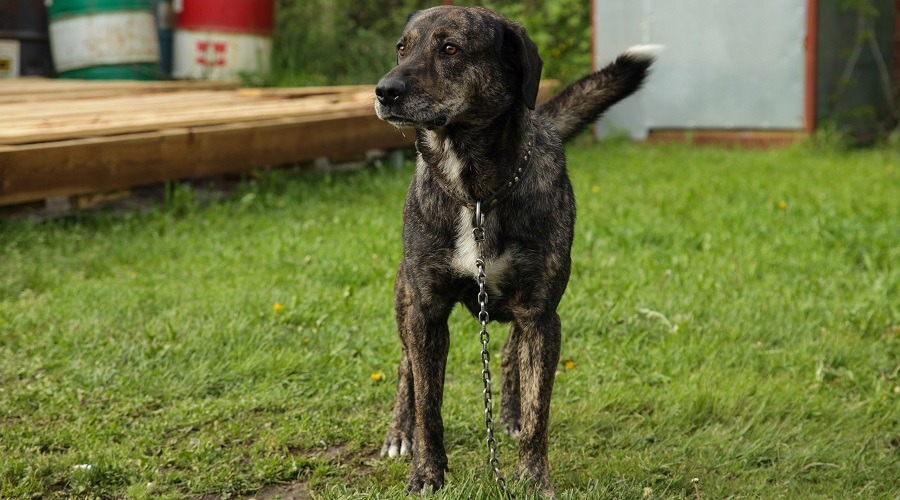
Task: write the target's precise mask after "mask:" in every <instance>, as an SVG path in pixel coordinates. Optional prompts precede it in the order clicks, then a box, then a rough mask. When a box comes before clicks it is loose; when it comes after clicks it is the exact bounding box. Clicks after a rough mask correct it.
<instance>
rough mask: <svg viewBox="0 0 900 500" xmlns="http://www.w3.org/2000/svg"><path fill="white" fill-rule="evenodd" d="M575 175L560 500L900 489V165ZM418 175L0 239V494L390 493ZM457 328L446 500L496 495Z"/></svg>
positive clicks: (287, 180) (265, 182)
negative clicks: (397, 301)
mask: <svg viewBox="0 0 900 500" xmlns="http://www.w3.org/2000/svg"><path fill="white" fill-rule="evenodd" d="M569 162H570V170H571V175H572V179H573V183H574V185H575V189H576V195H577V198H578V202H579V218H578V223H577V228H576V239H575V247H574V249H573V271H572V279H571V282H570V284H569V291H568V292H567V295H566V297H565V298H564V300H563V303H562V305H561V308H560V315H561V316H562V321H563V354H562V355H563V360H562V362H561V363H560V367H559V375H558V377H557V381H556V388H555V393H554V400H553V410H552V412H553V416H552V424H551V425H552V428H551V464H552V466H553V481H554V485H555V487H556V490H557V493H558V494H559V497H560V498H564V499H565V498H642V497H644V496H645V495H648V496H650V495H652V496H653V497H654V498H684V497H686V496H688V497H692V498H696V494H697V490H699V492H700V494H701V495H702V496H703V498H724V497H738V498H760V497H763V498H810V497H819V498H821V497H826V498H886V499H894V498H898V496H900V290H898V282H900V269H898V264H900V178H898V167H900V155H898V154H896V153H890V152H887V151H886V150H864V151H852V152H839V151H831V150H818V149H815V148H813V147H811V146H800V147H796V148H791V149H786V150H776V151H741V150H724V149H715V148H709V149H692V148H689V147H685V146H648V145H633V144H627V143H615V142H614V143H603V144H599V145H591V144H584V143H579V145H576V146H573V147H571V148H570V150H569ZM411 168H412V167H411V166H407V167H405V168H403V169H400V170H395V169H393V168H390V167H381V168H370V169H366V170H364V171H358V172H352V173H341V174H323V173H302V174H299V173H291V172H287V171H279V172H275V173H273V174H272V175H269V176H267V177H265V178H263V179H262V180H259V181H253V182H248V183H247V184H245V185H244V186H243V187H242V188H240V189H239V190H238V191H237V192H236V193H234V194H233V195H231V196H229V197H228V198H227V199H224V200H221V201H214V202H199V201H198V199H199V196H197V195H196V191H191V190H190V189H188V188H177V189H175V190H173V192H172V195H171V196H170V197H169V200H168V202H167V203H165V204H163V205H160V206H157V207H156V208H153V209H150V210H145V211H140V212H138V211H134V212H127V213H90V214H81V215H77V216H74V217H70V218H66V219H62V220H52V221H46V222H30V221H23V220H15V221H11V220H2V221H0V497H2V498H9V497H11V498H29V497H31V498H52V497H130V498H161V497H162V498H165V497H172V498H182V497H202V496H206V498H219V497H229V496H252V495H257V496H258V497H275V496H278V495H281V496H283V497H290V496H292V495H293V496H297V497H301V498H303V497H305V496H307V495H312V496H314V497H320V496H321V497H325V498H346V497H364V498H369V497H377V498H385V497H395V496H400V495H401V494H402V488H403V486H405V483H406V476H407V474H408V467H409V462H408V460H407V461H389V460H384V459H381V458H379V457H378V455H377V452H378V450H379V449H380V446H381V440H382V438H383V435H384V432H385V430H386V428H387V425H388V421H389V417H390V409H391V404H392V398H393V389H394V384H395V382H396V373H395V366H396V362H397V361H398V359H399V343H398V340H397V336H396V332H395V326H394V320H393V309H392V291H391V289H392V284H393V279H394V272H395V269H396V264H397V261H398V259H399V255H400V213H401V207H402V203H403V199H404V193H405V191H406V187H407V184H408V182H409V179H410V177H411V173H412V171H411ZM451 332H452V339H453V344H452V346H451V351H450V360H449V365H448V373H447V387H446V394H445V403H444V419H445V425H446V432H445V433H446V443H447V450H448V454H449V458H450V467H451V472H450V474H449V476H448V484H447V488H446V489H445V490H443V492H442V493H441V494H440V495H439V497H440V498H460V499H463V498H465V499H468V498H481V497H484V498H488V497H491V496H492V492H493V490H492V489H491V483H490V478H489V476H488V473H487V471H486V469H485V468H484V465H483V463H484V461H485V457H486V453H487V452H486V449H485V444H484V442H483V430H482V423H481V409H480V407H481V404H482V402H481V398H480V390H481V381H480V358H479V349H480V346H479V343H478V325H477V322H476V321H475V320H474V319H472V318H471V317H470V316H468V315H466V314H464V313H463V312H462V310H460V309H458V310H457V311H456V312H455V313H454V315H453V317H452V319H451ZM492 332H493V341H492V344H493V348H494V350H495V351H497V350H499V347H500V345H501V343H502V342H503V341H504V339H505V336H506V332H505V328H503V327H502V326H501V325H493V328H492ZM496 359H497V358H495V361H494V368H495V370H498V368H497V367H498V364H497V362H496ZM500 458H501V461H502V462H503V464H504V467H505V470H506V471H507V473H511V471H512V470H513V468H514V459H515V443H513V442H511V441H510V439H509V438H507V437H506V436H503V437H501V438H500ZM692 478H699V484H697V485H696V488H697V489H695V485H694V484H693V483H692Z"/></svg>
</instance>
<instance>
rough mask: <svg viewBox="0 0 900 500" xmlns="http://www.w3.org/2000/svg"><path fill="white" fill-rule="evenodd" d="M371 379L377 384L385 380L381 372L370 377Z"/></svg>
mask: <svg viewBox="0 0 900 500" xmlns="http://www.w3.org/2000/svg"><path fill="white" fill-rule="evenodd" d="M369 378H371V379H372V380H374V381H375V382H381V380H382V379H384V374H383V373H381V372H375V373H373V374H371V375H369Z"/></svg>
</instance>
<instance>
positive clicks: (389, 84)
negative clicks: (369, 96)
mask: <svg viewBox="0 0 900 500" xmlns="http://www.w3.org/2000/svg"><path fill="white" fill-rule="evenodd" d="M405 93H406V83H404V82H403V80H401V79H399V78H394V77H388V76H386V77H384V78H382V79H381V81H379V82H378V85H376V86H375V96H376V97H378V102H380V103H381V104H393V103H395V102H397V101H399V100H400V98H401V97H403V94H405Z"/></svg>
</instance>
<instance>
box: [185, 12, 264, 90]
mask: <svg viewBox="0 0 900 500" xmlns="http://www.w3.org/2000/svg"><path fill="white" fill-rule="evenodd" d="M174 6H175V13H176V15H177V19H176V29H175V36H174V40H173V43H172V50H173V53H174V54H173V62H172V76H174V77H175V78H202V79H210V80H230V79H235V78H239V77H240V76H241V74H242V73H243V74H250V75H260V76H265V75H267V74H268V73H269V66H270V59H271V57H272V26H273V22H274V10H275V3H274V0H228V1H227V2H223V1H221V0H175V5H174Z"/></svg>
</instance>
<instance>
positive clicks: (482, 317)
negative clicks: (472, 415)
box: [472, 201, 506, 491]
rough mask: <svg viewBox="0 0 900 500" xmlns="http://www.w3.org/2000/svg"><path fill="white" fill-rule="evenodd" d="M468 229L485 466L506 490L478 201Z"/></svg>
mask: <svg viewBox="0 0 900 500" xmlns="http://www.w3.org/2000/svg"><path fill="white" fill-rule="evenodd" d="M474 226H475V227H474V228H473V229H472V236H473V237H474V238H475V244H476V246H477V247H478V258H477V259H476V260H475V265H476V266H477V267H478V278H477V282H478V305H479V306H481V310H480V311H479V313H478V321H479V322H480V323H481V333H480V336H481V366H482V368H481V381H482V382H483V383H484V391H483V392H482V393H483V395H484V428H485V430H486V431H487V445H488V451H489V452H490V459H489V460H488V466H490V468H491V470H493V471H494V481H495V482H496V483H497V486H499V487H500V490H501V491H505V489H506V478H504V477H503V471H502V470H501V469H500V460H499V459H498V458H497V440H496V439H494V396H493V391H491V368H490V361H491V353H490V351H489V350H488V344H490V341H491V335H490V334H489V333H488V330H487V324H488V323H489V322H490V321H491V318H490V315H488V311H487V303H488V294H487V274H486V273H485V265H484V262H485V261H484V246H483V242H484V213H482V211H481V202H480V201H479V202H476V203H475V221H474Z"/></svg>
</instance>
